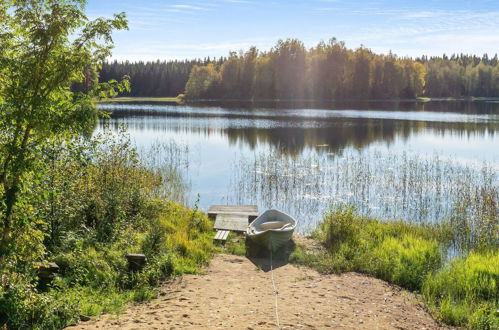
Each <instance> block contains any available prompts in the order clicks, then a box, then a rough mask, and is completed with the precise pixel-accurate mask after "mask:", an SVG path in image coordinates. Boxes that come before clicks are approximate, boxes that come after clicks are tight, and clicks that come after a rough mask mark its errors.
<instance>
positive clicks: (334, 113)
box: [97, 101, 499, 232]
mask: <svg viewBox="0 0 499 330" xmlns="http://www.w3.org/2000/svg"><path fill="white" fill-rule="evenodd" d="M99 107H100V108H102V109H105V110H109V111H112V115H111V118H110V119H106V120H102V121H101V122H100V124H99V127H98V128H97V130H103V129H105V127H108V128H109V129H111V130H118V129H119V128H120V127H121V126H123V125H125V126H126V127H127V130H128V132H129V134H130V136H131V138H132V139H133V141H134V142H135V143H136V145H137V147H138V149H139V151H140V153H141V154H142V155H144V156H145V155H149V156H150V155H154V157H155V158H164V159H163V161H164V162H165V161H166V162H176V167H177V168H178V169H179V170H180V172H181V175H182V176H183V177H184V179H185V180H186V181H187V182H188V183H189V189H188V197H187V198H188V203H189V204H190V205H193V204H194V203H195V201H196V199H197V196H198V194H199V206H200V208H201V209H204V210H205V209H207V208H208V206H209V205H211V204H233V203H238V204H239V203H240V204H257V205H258V206H259V208H260V210H263V209H266V208H270V207H276V208H280V209H282V210H284V211H287V212H289V213H291V214H293V215H294V216H295V217H296V218H298V220H300V221H301V222H300V228H299V230H300V231H301V232H307V231H310V230H311V229H312V228H313V227H314V226H315V224H316V223H317V221H318V220H320V219H321V217H322V214H323V213H324V212H325V211H326V210H327V209H328V208H329V207H330V205H331V204H332V203H351V204H354V205H356V206H357V207H358V208H359V210H360V211H361V212H362V213H364V214H369V215H372V216H377V217H383V218H390V219H391V218H397V219H399V218H400V219H404V220H406V221H420V222H422V221H426V222H432V221H440V220H441V219H443V218H446V217H449V216H451V214H452V210H453V208H454V207H455V206H456V205H457V204H459V203H460V201H459V199H463V198H471V197H470V196H471V195H473V193H474V191H476V188H477V187H478V188H480V187H482V188H483V187H486V188H487V189H492V190H493V191H494V190H495V191H497V170H498V169H499V134H498V133H499V103H494V102H464V101H462V102H461V101H441V102H427V103H412V102H404V103H392V102H390V103H381V102H375V103H363V104H353V103H350V104H349V103H345V104H338V105H335V106H334V107H330V108H329V109H328V108H327V107H321V106H317V105H310V104H298V105H297V104H274V103H267V104H261V105H258V106H255V105H251V106H250V105H247V104H246V105H245V104H242V105H241V104H236V103H232V104H231V103H226V104H224V105H218V104H211V105H203V106H201V105H200V106H194V105H192V106H191V105H189V106H187V105H173V104H158V103H149V104H148V103H127V104H101V105H99ZM172 141H173V142H172ZM166 144H168V145H169V146H170V147H171V146H172V145H175V146H176V148H177V149H178V150H177V152H176V153H168V152H166V153H164V150H163V152H160V151H159V150H161V148H158V145H166ZM151 152H152V153H151ZM163 153H164V154H163ZM172 158H175V159H172ZM179 158H181V159H179ZM158 163H161V159H159V162H158ZM474 189H475V190H474ZM470 212H471V214H472V213H473V212H474V211H473V210H471V211H470Z"/></svg>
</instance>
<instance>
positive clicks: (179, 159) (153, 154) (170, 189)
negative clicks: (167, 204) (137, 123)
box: [138, 139, 191, 205]
mask: <svg viewBox="0 0 499 330" xmlns="http://www.w3.org/2000/svg"><path fill="white" fill-rule="evenodd" d="M138 156H139V160H140V162H141V164H143V165H144V166H145V167H147V168H148V169H150V170H153V171H157V172H159V173H160V174H161V176H162V177H163V179H164V180H163V187H162V189H163V193H164V194H165V195H166V197H168V199H170V200H173V201H175V202H177V203H180V204H183V205H187V204H188V200H189V192H190V187H191V184H190V181H189V178H188V170H189V146H188V145H187V144H183V143H180V142H176V141H175V140H173V139H171V140H166V141H160V140H157V141H155V142H154V143H152V144H151V145H149V146H147V147H143V148H139V149H138Z"/></svg>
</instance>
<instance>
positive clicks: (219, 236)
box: [215, 230, 229, 242]
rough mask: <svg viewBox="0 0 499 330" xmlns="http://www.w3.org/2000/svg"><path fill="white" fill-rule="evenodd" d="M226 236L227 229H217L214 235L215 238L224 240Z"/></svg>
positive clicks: (227, 233)
mask: <svg viewBox="0 0 499 330" xmlns="http://www.w3.org/2000/svg"><path fill="white" fill-rule="evenodd" d="M227 237H229V231H228V230H218V231H217V234H216V235H215V240H216V241H221V242H225V241H227Z"/></svg>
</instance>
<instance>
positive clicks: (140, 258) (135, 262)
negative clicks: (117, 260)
mask: <svg viewBox="0 0 499 330" xmlns="http://www.w3.org/2000/svg"><path fill="white" fill-rule="evenodd" d="M125 258H126V259H127V261H128V270H129V271H131V272H139V271H141V270H142V269H143V268H144V267H145V266H146V264H147V258H146V256H145V255H143V254H137V253H129V254H126V255H125Z"/></svg>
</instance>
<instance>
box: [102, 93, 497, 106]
mask: <svg viewBox="0 0 499 330" xmlns="http://www.w3.org/2000/svg"><path fill="white" fill-rule="evenodd" d="M341 101H342V102H343V101H354V102H358V101H359V100H358V99H350V100H348V99H346V100H341ZM446 101H447V102H461V101H465V102H499V97H465V98H455V97H417V98H413V99H367V100H363V101H362V102H393V103H396V102H446ZM134 102H144V103H147V102H152V103H156V102H158V103H177V104H182V103H186V104H196V103H201V104H202V103H203V102H205V103H210V102H227V103H228V104H230V103H231V102H249V103H252V102H254V103H259V102H322V103H326V102H325V101H316V100H313V99H216V98H215V99H185V97H183V96H182V95H180V96H176V97H143V96H122V97H121V96H120V97H114V98H107V99H102V100H96V103H134ZM334 102H335V101H334V100H330V102H329V103H331V104H334Z"/></svg>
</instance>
